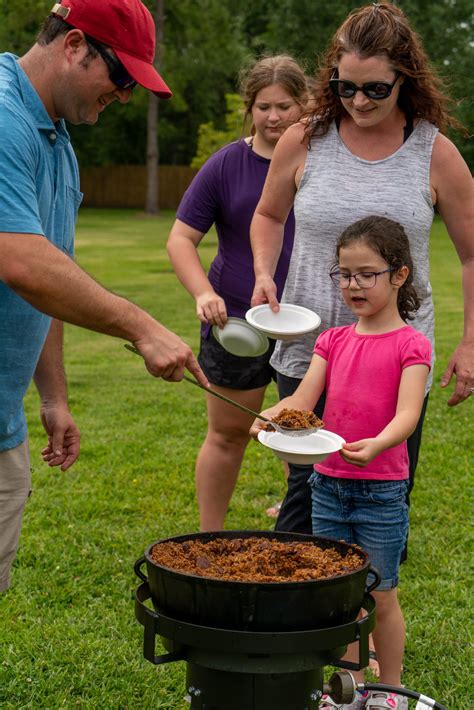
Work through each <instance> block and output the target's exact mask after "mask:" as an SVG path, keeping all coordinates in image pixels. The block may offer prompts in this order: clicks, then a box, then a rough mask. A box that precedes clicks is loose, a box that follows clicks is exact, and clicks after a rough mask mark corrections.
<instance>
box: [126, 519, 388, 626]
mask: <svg viewBox="0 0 474 710" xmlns="http://www.w3.org/2000/svg"><path fill="white" fill-rule="evenodd" d="M247 537H257V538H265V539H267V540H278V541H279V542H313V543H316V544H317V545H318V546H319V547H321V548H323V549H326V548H328V547H331V548H335V549H336V550H338V551H339V552H341V553H343V554H345V553H347V552H348V551H349V550H350V549H356V548H355V546H354V545H349V544H347V543H345V542H341V541H339V540H332V539H331V538H325V537H315V536H313V535H300V534H297V533H285V532H275V531H262V530H244V531H242V530H232V531H219V532H208V533H194V534H190V535H180V536H178V537H170V538H167V539H165V540H158V541H156V542H154V543H152V544H151V545H150V546H149V547H148V548H147V549H146V550H145V556H144V557H142V558H140V559H139V560H137V562H136V563H135V572H136V574H137V575H138V577H140V579H142V580H143V581H144V582H148V584H149V586H150V591H151V598H152V602H153V606H154V607H155V609H156V611H157V612H161V613H162V614H164V615H166V616H171V617H173V618H174V619H179V620H181V621H187V622H189V623H193V624H198V625H201V626H212V627H215V628H222V629H237V630H240V631H303V630H308V629H321V628H328V627H332V626H339V625H341V624H347V623H350V622H351V621H354V620H355V619H356V617H357V614H358V613H359V611H360V609H361V605H362V600H363V597H364V594H365V593H366V592H371V591H372V590H373V589H374V588H375V587H376V586H377V585H378V583H379V582H380V575H379V573H378V572H377V570H376V569H375V568H374V567H372V566H371V565H370V564H369V559H368V555H367V553H366V552H361V551H360V550H359V549H358V548H357V552H358V553H359V554H360V555H362V557H363V559H364V563H363V565H362V566H361V567H360V568H359V569H358V570H356V571H353V572H347V573H346V574H343V575H339V576H337V577H330V578H328V579H324V580H309V581H306V582H263V583H255V582H236V581H229V580H220V579H211V578H209V577H200V576H197V575H193V574H186V573H183V572H181V571H177V570H172V569H169V568H167V567H163V566H162V565H159V564H157V563H156V562H155V561H154V560H153V559H152V556H151V554H152V550H153V548H154V547H155V546H156V545H160V544H162V543H164V542H177V543H182V542H185V541H186V540H200V541H202V542H209V541H210V540H215V539H218V538H225V539H227V540H233V539H235V538H247ZM144 562H146V567H147V572H148V579H147V577H146V576H145V575H144V573H143V572H142V571H141V566H142V565H143V563H144ZM369 572H371V573H372V575H373V576H375V581H374V582H373V583H372V584H371V585H370V586H369V587H368V588H367V589H366V582H367V575H368V573H369Z"/></svg>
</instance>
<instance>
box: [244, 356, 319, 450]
mask: <svg viewBox="0 0 474 710" xmlns="http://www.w3.org/2000/svg"><path fill="white" fill-rule="evenodd" d="M326 365H327V363H326V360H325V359H324V358H322V357H321V356H320V355H313V357H312V360H311V363H310V366H309V368H308V370H307V371H306V374H305V376H304V377H303V379H302V380H301V382H300V384H299V385H298V387H297V388H296V390H295V391H294V392H293V394H292V395H290V396H289V397H285V398H284V399H281V400H280V401H279V402H278V404H275V406H274V407H269V409H265V411H263V412H262V415H263V416H264V417H267V418H268V419H271V418H272V417H275V416H276V415H277V414H278V413H279V412H281V410H282V409H285V407H287V408H288V409H299V410H305V411H307V412H312V411H313V409H314V408H315V406H316V402H317V401H318V399H319V398H320V396H321V394H322V392H323V390H324V387H325V384H326ZM265 426H266V425H265V422H262V420H261V419H255V420H254V422H253V424H252V426H251V428H250V432H249V433H250V436H252V437H253V438H254V439H256V438H257V436H258V433H259V431H261V430H262V429H264V428H265Z"/></svg>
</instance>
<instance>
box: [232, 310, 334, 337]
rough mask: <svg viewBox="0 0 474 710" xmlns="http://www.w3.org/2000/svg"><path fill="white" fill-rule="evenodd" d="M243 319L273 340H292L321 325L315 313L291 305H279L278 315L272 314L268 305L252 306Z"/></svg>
mask: <svg viewBox="0 0 474 710" xmlns="http://www.w3.org/2000/svg"><path fill="white" fill-rule="evenodd" d="M245 319H246V321H247V322H248V323H250V325H252V326H253V327H254V328H258V330H260V331H262V333H265V335H268V337H269V338H273V339H274V340H294V339H295V338H298V337H299V336H300V335H304V334H305V333H310V332H311V331H312V330H316V328H318V327H319V325H321V318H320V317H319V316H318V314H317V313H314V311H310V310H309V308H304V307H303V306H296V305H293V304H291V303H280V310H279V311H278V313H274V312H273V311H272V309H271V308H270V306H269V305H268V303H265V304H263V305H262V306H254V308H251V309H250V310H249V311H247V313H246V314H245Z"/></svg>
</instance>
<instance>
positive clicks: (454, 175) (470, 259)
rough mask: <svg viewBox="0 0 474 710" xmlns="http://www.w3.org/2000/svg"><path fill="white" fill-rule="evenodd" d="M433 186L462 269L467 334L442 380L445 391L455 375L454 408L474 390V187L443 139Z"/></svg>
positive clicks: (435, 156)
mask: <svg viewBox="0 0 474 710" xmlns="http://www.w3.org/2000/svg"><path fill="white" fill-rule="evenodd" d="M431 186H432V189H433V191H434V193H435V201H436V204H437V207H438V210H439V213H440V215H441V217H442V218H443V221H444V223H445V225H446V229H447V230H448V234H449V236H450V237H451V239H452V241H453V244H454V246H455V247H456V251H457V253H458V256H459V260H460V261H461V266H462V287H463V294H464V334H463V337H462V339H461V342H460V343H459V345H458V346H457V348H456V349H455V351H454V353H453V354H452V356H451V358H450V360H449V363H448V366H447V368H446V370H445V372H444V373H443V376H442V378H441V387H446V386H447V385H448V384H449V382H450V381H451V378H452V376H453V374H455V375H456V388H455V390H454V392H453V394H452V396H451V398H450V399H449V401H448V405H449V406H454V405H456V404H459V403H460V402H463V401H464V400H465V399H467V398H468V397H469V396H470V394H471V387H474V238H473V224H474V186H473V180H472V177H471V174H470V172H469V168H468V167H467V165H466V163H465V162H464V160H463V158H462V156H461V155H460V153H459V151H458V149H457V148H456V146H455V145H454V144H453V143H452V142H451V141H450V140H448V139H447V138H446V137H445V136H443V135H438V136H437V138H436V141H435V144H434V146H433V155H432V160H431Z"/></svg>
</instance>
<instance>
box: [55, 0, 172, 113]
mask: <svg viewBox="0 0 474 710" xmlns="http://www.w3.org/2000/svg"><path fill="white" fill-rule="evenodd" d="M51 14H52V15H56V16H57V17H61V18H62V19H63V20H65V21H66V22H67V23H68V24H70V25H72V26H73V27H76V28H77V29H78V30H82V31H83V32H85V33H86V34H88V35H90V36H91V37H92V38H93V39H96V40H98V41H99V42H101V43H102V44H105V45H107V47H111V48H112V49H113V50H114V52H115V54H116V55H117V57H118V58H119V59H120V61H121V62H122V64H123V65H124V67H125V69H126V70H127V72H128V73H129V74H130V76H131V77H132V78H133V79H135V81H136V82H137V83H138V84H140V85H141V86H144V87H145V89H149V90H150V91H152V92H153V93H154V94H156V95H157V96H159V97H160V98H161V99H169V98H170V97H171V96H172V95H173V94H172V93H171V91H170V90H169V88H168V87H167V86H166V84H165V82H164V81H163V79H162V78H161V76H160V75H159V74H158V72H157V71H156V69H155V67H154V66H153V59H154V57H155V23H154V22H153V18H152V16H151V14H150V11H149V10H148V9H147V8H146V7H145V5H144V4H143V3H142V2H140V0H61V2H58V3H56V4H55V5H54V7H53V9H52V10H51Z"/></svg>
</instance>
